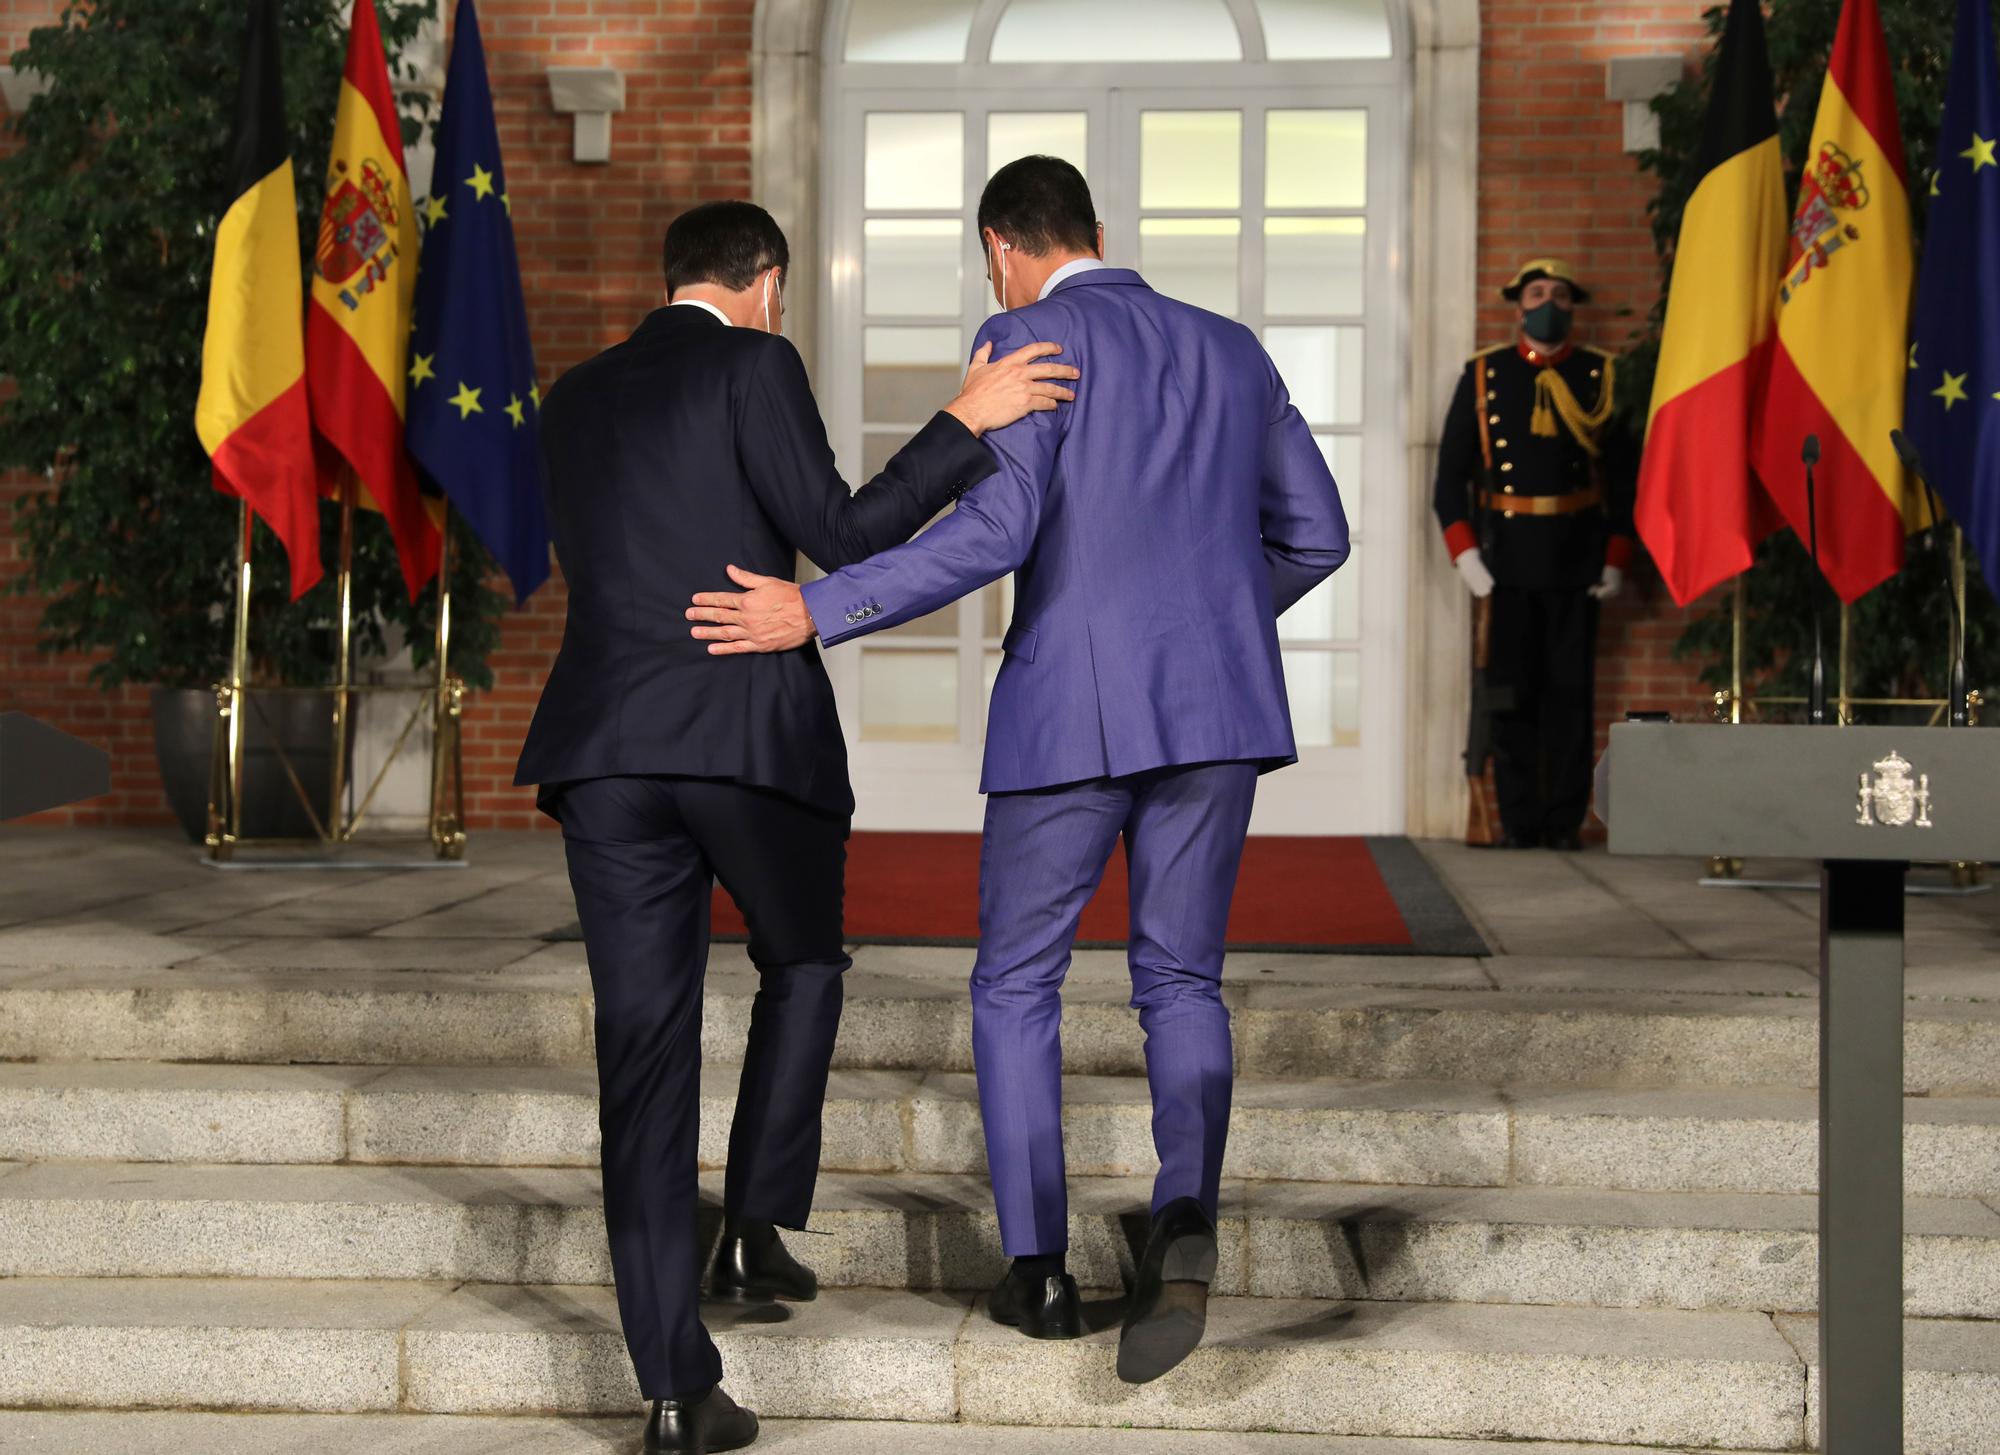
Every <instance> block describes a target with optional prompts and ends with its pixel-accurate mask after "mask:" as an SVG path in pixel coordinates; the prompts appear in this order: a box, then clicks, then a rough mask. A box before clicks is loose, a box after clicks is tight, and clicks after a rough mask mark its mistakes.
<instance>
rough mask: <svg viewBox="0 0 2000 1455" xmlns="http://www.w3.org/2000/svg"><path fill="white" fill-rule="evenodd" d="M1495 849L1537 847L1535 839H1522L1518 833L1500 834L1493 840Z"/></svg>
mask: <svg viewBox="0 0 2000 1455" xmlns="http://www.w3.org/2000/svg"><path fill="white" fill-rule="evenodd" d="M1493 847H1494V848H1496V849H1533V848H1537V847H1539V846H1538V845H1537V844H1536V842H1535V840H1533V839H1524V838H1522V837H1521V836H1520V835H1519V834H1502V835H1500V837H1499V838H1497V839H1495V840H1494V841H1493Z"/></svg>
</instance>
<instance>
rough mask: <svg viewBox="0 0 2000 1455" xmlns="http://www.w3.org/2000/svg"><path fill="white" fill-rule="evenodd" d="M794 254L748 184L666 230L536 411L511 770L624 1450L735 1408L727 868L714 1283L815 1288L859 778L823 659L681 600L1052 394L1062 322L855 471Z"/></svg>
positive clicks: (825, 541) (866, 504) (736, 1422)
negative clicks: (537, 629) (590, 1114)
mask: <svg viewBox="0 0 2000 1455" xmlns="http://www.w3.org/2000/svg"><path fill="white" fill-rule="evenodd" d="M787 257H788V250H787V247H786V244H785V237H784V234H783V232H781V231H780V230H779V228H778V225H777V224H776V223H775V222H774V221H773V220H772V219H771V217H770V214H768V213H767V212H765V211H764V210H763V209H762V208H760V207H756V206H753V205H752V204H750V203H747V202H718V203H710V204H707V205H706V206H702V207H697V208H695V209H693V210H692V211H690V212H687V213H684V214H683V215H682V216H681V217H680V218H678V219H677V220H676V221H675V222H674V224H673V225H672V226H671V227H670V228H668V229H667V237H666V245H665V258H664V262H665V269H666V282H667V294H668V306H666V307H663V308H660V309H656V310H655V311H654V312H653V313H652V314H651V315H649V316H648V317H647V318H646V320H645V321H644V322H643V323H641V324H640V325H639V328H638V329H637V331H635V332H634V333H633V335H632V336H631V337H630V338H629V339H627V340H626V341H625V342H624V343H622V344H619V345H617V346H616V347H614V348H611V349H609V350H607V351H606V352H604V353H602V354H599V355H598V356H597V357H596V358H594V359H591V360H589V361H588V362H586V363H584V364H581V365H579V366H578V367H576V368H574V369H572V370H571V371H570V372H569V373H568V374H566V375H564V376H563V378H562V380H561V381H560V382H559V383H558V384H557V385H556V386H555V387H554V388H553V389H552V390H551V391H550V392H549V396H548V399H547V400H546V401H545V403H544V405H543V409H542V419H541V426H542V429H541V439H542V450H543V455H544V463H545V467H546V480H547V495H548V506H549V523H550V526H551V531H552V534H553V535H554V538H555V547H556V556H557V559H558V561H559V562H560V563H561V565H562V569H563V576H564V578H565V580H566V581H567V583H568V586H569V619H568V622H567V623H566V625H565V627H564V630H563V643H562V650H561V653H560V655H559V656H558V657H557V659H556V664H555V667H554V669H553V670H552V671H551V672H550V674H549V680H548V685H547V687H546V688H545V689H544V690H543V693H542V700H541V704H540V706H539V707H537V709H536V711H535V719H534V724H533V726H532V727H530V729H529V731H528V740H527V744H526V746H525V747H524V748H523V749H522V752H521V762H520V768H519V771H518V773H517V775H516V780H515V781H516V782H518V783H535V784H539V785H540V786H541V792H540V803H541V805H542V807H543V808H544V809H545V810H546V811H547V812H548V813H550V814H551V815H553V816H554V817H556V818H557V819H559V820H560V821H561V823H562V826H563V840H564V846H565V849H566V851H567V854H568V860H569V875H570V884H571V886H572V887H573V889H574V890H575V892H576V904H577V913H578V915H579V917H580V918H581V920H582V922H583V936H584V943H585V946H586V948H587V950H588V952H589V959H590V978H591V986H592V989H593V990H594V991H595V993H596V999H597V1064H598V1081H599V1088H600V1112H599V1116H600V1121H601V1125H602V1128H603V1136H604V1150H603V1163H604V1219H605V1225H606V1229H607V1231H608V1232H609V1234H610V1241H611V1257H612V1269H613V1272H614V1274H615V1275H616V1278H617V1284H618V1310H619V1316H620V1318H621V1320H622V1322H623V1324H624V1329H625V1339H626V1344H627V1346H628V1348H629V1349H630V1351H631V1354H632V1363H633V1367H634V1369H635V1370H636V1371H637V1374H638V1378H639V1387H640V1390H641V1392H642V1393H643V1394H644V1395H645V1396H646V1397H647V1398H648V1399H650V1400H653V1401H654V1402H655V1403H654V1408H653V1411H652V1414H651V1417H650V1418H649V1420H648V1423H647V1428H646V1438H645V1448H646V1449H647V1450H649V1451H651V1450H672V1451H704V1450H707V1451H719V1450H734V1449H737V1448H739V1447H741V1446H743V1445H747V1444H749V1443H750V1441H751V1440H753V1439H754V1438H755V1437H756V1432H757V1420H756V1416H755V1415H753V1414H751V1413H750V1412H749V1411H748V1410H745V1409H741V1408H739V1407H738V1406H737V1405H736V1404H735V1402H734V1401H732V1400H731V1399H730V1398H729V1396H728V1394H727V1393H725V1392H724V1391H723V1390H722V1388H721V1385H720V1380H721V1378H722V1361H721V1358H720V1356H719V1355H718V1354H717V1352H716V1349H715V1345H714V1344H713V1343H712V1342H711V1341H710V1339H709V1337H708V1333H707V1331H706V1330H705V1329H704V1328H703V1327H702V1324H701V1319H700V1315H699V1312H698V1309H697V1292H698V1288H699V1283H700V1277H701V1249H700V1247H699V1246H698V1244H697V1241H696V1231H695V1208H696V1184H695V1173H696V1161H695V1155H696V1135H697V1131H698V1121H699V1110H700V1095H701V988H702V970H703V967H704V965H705V964H706V960H707V953H708V929H709V923H708V912H709V898H710V894H711V890H712V886H713V884H714V882H715V881H716V880H717V879H720V880H721V882H722V883H723V885H724V886H725V887H726V888H727V889H728V890H729V892H730V894H731V895H732V896H733V897H734V898H735V900H736V903H737V904H738V906H739V907H741V909H742V911H743V915H744V918H745V920H747V921H748V924H749V928H750V958H751V960H752V961H753V962H754V963H755V964H756V966H757V970H758V975H759V987H758V991H757V997H756V1002H755V1005H754V1006H753V1008H752V1011H751V1020H750V1037H749V1044H748V1046H747V1047H746V1048H745V1051H744V1057H743V1076H742V1084H741V1087H740V1089H739V1091H738V1093H737V1101H736V1120H735V1124H734V1126H733V1127H732V1129H731V1133H730V1142H729V1170H728V1175H727V1178H726V1181H725V1184H724V1193H723V1206H724V1214H725V1221H724V1226H723V1242H722V1246H721V1249H720V1250H719V1252H718V1254H717V1258H716V1262H715V1266H714V1270H713V1272H712V1274H711V1289H710V1291H711V1293H712V1294H714V1295H716V1296H720V1297H726V1298H734V1299H755V1300H763V1299H770V1298H774V1297H776V1298H789V1299H809V1298H811V1297H813V1295H814V1294H815V1292H816V1291H817V1287H816V1283H815V1281H814V1278H813V1275H812V1273H811V1272H810V1271H809V1270H807V1269H805V1268H804V1267H802V1266H800V1265H799V1264H798V1263H797V1262H796V1261H794V1260H793V1259H792V1258H791V1256H790V1255H789V1254H788V1253H787V1252H786V1251H785V1248H784V1245H783V1244H782V1243H781V1242H780V1241H779V1239H778V1235H777V1229H779V1228H781V1227H782V1228H800V1227H803V1226H804V1225H805V1222H806V1218H807V1215H808V1214H809V1213H810V1211H811V1209H812V1193H813V1183H814V1179H815V1177H816V1175H817V1173H818V1170H819V1149H820V1111H821V1103H822V1102H823V1100H824V1099H825V1095H826V1079H827V1066H828V1063H829V1061H830V1060H831V1058H832V1055H833V1042H834V1032H835V1031H836V1029H837V1028H838V1026H839V1022H840V1007H841V974H842V972H843V971H845V970H846V969H847V966H848V958H847V956H846V954H845V953H844V952H843V949H842V935H841V887H842V874H843V866H844V860H845V855H846V850H845V847H844V846H845V841H846V838H847V827H848V819H849V817H850V816H851V815H852V813H853V810H854V798H853V794H852V792H851V790H850V789H849V787H848V781H847V750H846V747H845V745H844V743H843V742H842V739H841V733H840V722H839V719H838V717H837V716H836V714H835V711H834V700H833V689H832V686H831V684H829V682H828V681H827V677H826V670H825V668H824V667H823V666H822V665H821V663H820V659H819V654H818V652H817V651H812V650H808V651H803V652H791V653H787V654H785V655H783V656H774V657H761V656H740V657H713V656H710V655H709V654H708V653H707V651H706V650H705V649H704V648H703V646H702V644H701V643H699V642H696V641H694V640H692V639H691V638H690V637H689V636H688V634H687V628H686V625H685V623H684V622H683V620H682V609H683V607H684V606H685V604H686V602H687V599H688V597H689V596H690V595H691V594H693V593H694V592H696V591H698V590H701V589H703V588H705V587H709V586H713V585H715V584H716V583H718V582H720V581H722V580H724V579H725V578H724V575H723V570H724V567H725V566H726V565H727V564H729V563H731V562H748V563H750V564H751V565H752V566H754V568H755V569H756V570H758V571H759V572H764V573H768V574H770V575H772V576H776V577H783V578H785V579H789V578H790V577H791V576H792V573H793V564H794V558H795V556H796V554H797V553H799V552H801V551H803V552H804V553H805V554H806V555H807V556H808V557H810V558H811V559H812V560H813V561H814V563H815V564H817V565H819V566H820V567H822V568H823V569H825V570H829V571H832V570H837V569H839V568H840V567H841V566H844V565H847V564H849V563H851V562H854V561H858V560H861V559H863V558H865V557H867V556H868V555H870V554H871V553H872V552H875V551H879V550H883V549H886V548H887V547H889V546H892V545H895V544H897V543H899V542H901V541H905V540H907V539H909V537H910V535H911V534H912V533H913V532H914V531H916V530H917V529H918V528H919V527H921V526H922V525H923V524H924V522H926V521H928V520H930V519H931V518H932V517H933V516H935V515H936V514H938V512H939V511H941V510H943V509H944V508H945V507H946V506H947V505H949V504H950V503H951V502H952V501H953V500H955V499H957V498H958V497H959V496H960V495H962V494H963V493H964V492H965V491H966V489H967V488H969V487H970V486H971V485H973V484H974V483H975V482H977V481H979V480H981V479H984V478H985V477H986V476H988V475H990V474H992V473H993V471H994V468H995V466H994V461H993V458H992V456H991V455H990V454H989V453H988V451H987V449H986V447H985V446H984V445H982V444H981V443H980V442H979V436H980V435H981V434H982V433H984V432H985V431H986V430H989V429H995V428H998V427H999V426H1001V425H1005V424H1009V423H1012V422H1013V421H1014V420H1017V419H1020V418H1021V417H1023V416H1024V415H1026V414H1028V413H1029V412H1030V411H1033V410H1049V409H1054V408H1055V406H1056V404H1057V402H1058V401H1059V400H1067V399H1069V398H1072V397H1073V396H1072V394H1071V392H1070V390H1069V389H1068V388H1067V387H1066V386H1065V385H1063V384H1062V383H1061V382H1059V381H1060V380H1063V379H1070V378H1074V377H1076V370H1074V369H1073V368H1070V367H1068V366H1067V365H1061V364H1054V363H1049V362H1047V361H1046V356H1047V355H1050V354H1053V353H1057V352H1059V350H1058V348H1057V347H1056V346H1055V345H1053V344H1036V345H1031V346H1029V347H1027V348H1022V349H1017V350H1015V351H1014V352H1013V353H1011V354H1010V355H1009V356H1008V357H1007V358H1005V359H1002V360H1000V361H998V362H988V359H989V358H990V350H989V351H987V352H985V353H982V354H981V355H980V356H979V357H977V358H976V359H975V360H974V362H973V366H972V368H971V369H970V370H969V371H968V373H967V375H966V382H965V386H964V389H963V391H962V392H961V393H960V394H959V395H958V397H957V398H955V399H953V400H952V401H951V402H950V403H949V404H947V405H946V406H945V408H944V409H943V410H941V411H940V412H939V413H938V414H937V415H936V416H935V417H934V418H933V419H932V420H931V422H930V423H929V424H927V425H925V426H924V428H923V429H922V430H920V431H919V432H918V433H917V435H916V437H915V438H914V439H912V440H911V441H910V442H909V444H908V445H906V446H905V447H904V448H903V449H902V451H901V452H900V453H898V454H897V455H896V457H895V458H894V459H892V460H891V461H890V462H889V464H888V466H887V467H886V468H885V469H884V470H883V472H882V473H881V474H880V475H879V476H877V477H876V478H875V479H874V480H873V481H872V482H870V483H869V484H868V485H866V486H865V487H863V488H862V489H861V490H859V491H856V492H854V493H853V494H850V493H849V492H848V489H847V486H846V485H845V484H844V483H842V481H841V479H840V475H839V473H838V471H837V470H836V469H835V466H834V459H833V451H832V450H831V449H830V448H829V447H828V445H827V440H826V430H825V427H824V426H823V425H822V423H821V422H820V417H819V412H818V408H817V406H816V405H815V404H814V402H813V397H812V391H811V389H810V387H809V386H808V384H807V381H806V372H805V366H804V365H803V364H802V363H801V361H800V359H799V356H798V353H797V351H796V350H794V349H793V348H792V346H791V345H790V344H789V343H786V342H785V341H784V339H783V338H781V337H778V336H777V335H778V332H779V330H780V328H781V327H782V322H783V316H784V292H783V284H784V275H785V266H786V262H787Z"/></svg>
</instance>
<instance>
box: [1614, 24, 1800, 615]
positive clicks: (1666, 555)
mask: <svg viewBox="0 0 2000 1455" xmlns="http://www.w3.org/2000/svg"><path fill="white" fill-rule="evenodd" d="M1772 94H1773V87H1772V84H1771V63H1770V60H1769V57H1768V54H1767V52H1766V50H1765V47H1764V15H1763V11H1762V10H1761V9H1760V8H1759V4H1758V0H1733V3H1732V4H1731V5H1730V7H1729V22H1728V25H1727V27H1726V28H1725V29H1724V30H1723V33H1722V47H1721V50H1720V51H1719V52H1718V53H1717V56H1716V62H1715V73H1714V78H1713V81H1712V88H1711V90H1710V93H1709V101H1708V118H1707V120H1706V122H1705V123H1704V125H1703V127H1702V137H1701V150H1700V151H1699V152H1698V153H1697V154H1696V158H1695V161H1696V166H1697V167H1698V169H1699V176H1700V179H1701V180H1700V181H1699V182H1697V183H1696V184H1695V188H1694V192H1693V194H1692V195H1691V196H1690V197H1689V198H1688V202H1687V210H1686V212H1685V213H1683V214H1682V217H1681V230H1680V237H1679V240H1678V241H1677V242H1676V243H1675V245H1674V260H1673V280H1672V283H1671V284H1670V286H1669V289H1668V293H1667V318H1666V325H1665V329H1664V331H1663V332H1662V334H1661V337H1660V362H1659V369H1658V372H1657V373H1656V374H1655V375H1654V376H1653V403H1652V409H1651V411H1650V413H1649V414H1648V416H1647V419H1646V449H1645V453H1644V455H1643V456H1642V457H1641V460H1640V467H1639V494H1638V503H1637V505H1636V507H1635V509H1634V512H1633V520H1634V523H1635V524H1636V525H1637V526H1638V530H1639V537H1640V539H1641V540H1643V541H1645V543H1646V549H1647V550H1648V551H1649V552H1650V553H1651V554H1652V557H1653V560H1654V562H1655V564H1657V565H1658V566H1659V568H1660V575H1661V577H1662V578H1663V579H1664V580H1665V581H1666V583H1667V589H1668V590H1669V591H1671V592H1672V593H1673V597H1674V600H1676V601H1678V602H1679V603H1680V604H1681V605H1682V606H1686V605H1687V604H1688V603H1689V602H1691V601H1693V600H1694V599H1695V598H1696V597H1698V596H1700V595H1701V594H1702V593H1703V592H1705V591H1707V590H1708V589H1709V588H1710V587H1711V586H1714V585H1715V584H1716V583H1717V582H1720V581H1726V580H1728V579H1729V578H1730V577H1731V576H1734V575H1736V574H1737V573H1738V572H1740V571H1742V570H1744V569H1745V568H1747V567H1748V566H1749V565H1750V562H1751V558H1752V555H1753V553H1754V552H1755V550H1756V547H1757V543H1758V542H1759V541H1761V540H1762V539H1763V538H1764V537H1765V536H1767V535H1769V534H1770V533H1771V532H1772V531H1774V530H1776V529H1778V528H1779V527H1780V526H1781V525H1783V524H1784V521H1783V519H1782V518H1781V517H1780V516H1779V515H1778V513H1777V510H1776V508H1775V507H1774V506H1773V505H1772V503H1771V501H1770V498H1769V497H1768V496H1766V495H1765V493H1764V491H1763V488H1762V487H1761V486H1760V485H1759V484H1758V483H1757V477H1756V475H1755V473H1754V472H1753V471H1752V469H1751V467H1750V443H1751V421H1752V419H1753V418H1754V417H1755V415H1756V410H1757V403H1758V400H1759V398H1760V397H1761V395H1762V394H1763V391H1764V380H1765V375H1766V373H1767V372H1768V370H1769V368H1770V361H1771V346H1772V339H1773V329H1774V327H1775V324H1776V318H1775V316H1774V309H1773V306H1772V297H1771V279H1773V278H1775V277H1777V276H1778V273H1779V271H1780V270H1781V269H1782V268H1783V267H1784V265H1785V172H1784V160H1783V158H1782V157H1781V156H1780V154H1779V151H1778V118H1777V112H1776V110H1775V109H1774V107H1773V104H1772Z"/></svg>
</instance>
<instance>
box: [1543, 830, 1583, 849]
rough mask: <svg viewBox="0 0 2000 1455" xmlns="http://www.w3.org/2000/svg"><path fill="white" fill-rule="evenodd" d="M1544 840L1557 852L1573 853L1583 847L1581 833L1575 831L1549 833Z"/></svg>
mask: <svg viewBox="0 0 2000 1455" xmlns="http://www.w3.org/2000/svg"><path fill="white" fill-rule="evenodd" d="M1544 842H1545V843H1547V844H1548V846H1549V847H1550V848H1551V849H1554V850H1555V851H1556V852H1557V853H1558V854H1575V853H1579V852H1581V851H1582V849H1583V835H1581V834H1577V833H1555V834H1550V835H1549V836H1548V838H1547V839H1546V840H1544Z"/></svg>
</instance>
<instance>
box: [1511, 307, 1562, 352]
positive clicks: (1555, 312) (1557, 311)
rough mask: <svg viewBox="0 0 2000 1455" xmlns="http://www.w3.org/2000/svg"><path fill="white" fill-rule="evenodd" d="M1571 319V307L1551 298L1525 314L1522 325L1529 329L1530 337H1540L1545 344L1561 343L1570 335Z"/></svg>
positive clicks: (1522, 317)
mask: <svg viewBox="0 0 2000 1455" xmlns="http://www.w3.org/2000/svg"><path fill="white" fill-rule="evenodd" d="M1570 319H1571V313H1570V310H1569V309H1567V308H1564V307H1562V306H1561V305H1559V304H1557V303H1556V302H1555V301H1554V300H1550V301H1549V302H1547V303H1544V304H1542V305H1540V306H1539V307H1536V308H1530V309H1529V310H1528V311H1527V312H1526V313H1525V314H1523V315H1522V316H1521V327H1522V328H1524V329H1526V330H1527V331H1528V337H1529V338H1535V339H1540V340H1541V341H1542V342H1543V343H1545V344H1559V343H1561V342H1562V341H1563V340H1564V339H1566V338H1568V337H1569V325H1570Z"/></svg>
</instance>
